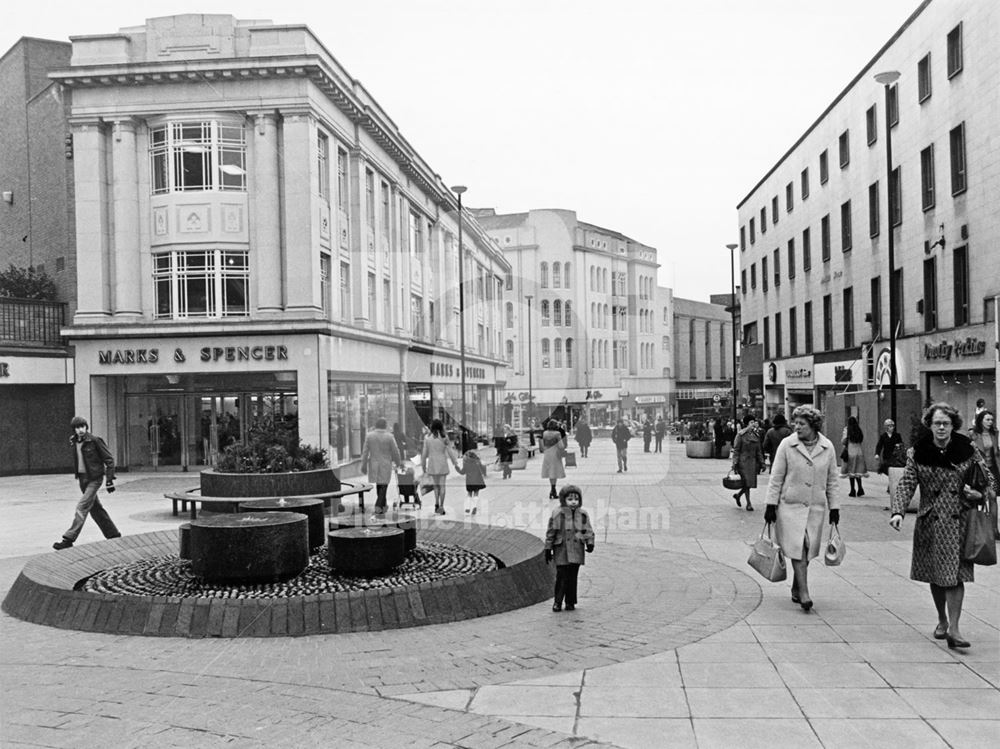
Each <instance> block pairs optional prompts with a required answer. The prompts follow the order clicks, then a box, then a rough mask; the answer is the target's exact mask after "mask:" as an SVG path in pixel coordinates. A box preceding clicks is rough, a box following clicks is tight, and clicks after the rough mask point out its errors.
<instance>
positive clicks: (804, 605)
mask: <svg viewBox="0 0 1000 749" xmlns="http://www.w3.org/2000/svg"><path fill="white" fill-rule="evenodd" d="M799 606H801V607H802V610H803V611H808V610H809V609H811V608H812V607H813V602H812V601H799Z"/></svg>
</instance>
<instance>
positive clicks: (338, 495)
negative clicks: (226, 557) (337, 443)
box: [163, 481, 375, 520]
mask: <svg viewBox="0 0 1000 749" xmlns="http://www.w3.org/2000/svg"><path fill="white" fill-rule="evenodd" d="M340 487H341V488H340V491H336V492H325V493H323V494H302V495H296V496H291V497H285V498H284V499H287V500H293V499H322V500H323V505H324V506H329V505H331V504H332V503H333V500H334V499H336V500H338V503H337V504H338V507H337V508H335V509H334V510H333V511H332V514H336V513H337V511H339V509H340V507H339V505H340V502H339V500H341V499H343V498H344V497H349V496H351V495H352V494H357V495H358V508H359V509H360V510H361V511H362V512H364V509H365V492H367V491H370V490H372V489H374V488H375V485H374V484H367V483H358V484H349V483H347V482H344V481H342V482H341V483H340ZM198 491H200V487H197V486H196V487H194V488H193V489H189V490H188V491H186V492H171V493H168V494H164V495H163V496H164V497H166V498H167V499H169V500H170V504H171V510H172V512H173V514H174V516H176V515H177V514H178V506H179V507H180V511H181V512H188V506H189V505H190V513H191V519H192V520H197V519H198V506H199V505H201V509H202V510H205V511H208V512H238V511H239V506H240V503H241V502H252V501H254V500H258V499H271V498H270V497H202V496H201V495H200V494H197V492H198ZM273 499H278V498H277V497H274V498H273Z"/></svg>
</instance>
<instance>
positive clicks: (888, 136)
mask: <svg viewBox="0 0 1000 749" xmlns="http://www.w3.org/2000/svg"><path fill="white" fill-rule="evenodd" d="M875 80H876V81H877V82H878V83H881V84H882V86H883V88H885V188H886V190H885V192H886V201H885V205H886V209H887V211H886V213H887V215H888V219H889V220H888V222H887V223H888V226H887V227H886V228H887V229H888V230H889V417H890V418H891V419H892V420H893V422H895V423H898V422H897V421H896V278H895V268H896V246H895V240H894V237H893V235H894V233H895V231H894V228H893V225H892V122H891V120H890V116H889V99H890V97H891V88H892V84H894V83H895V82H896V81H898V80H899V71H896V70H889V71H886V72H885V73H879V74H878V75H876V76H875Z"/></svg>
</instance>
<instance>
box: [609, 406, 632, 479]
mask: <svg viewBox="0 0 1000 749" xmlns="http://www.w3.org/2000/svg"><path fill="white" fill-rule="evenodd" d="M630 439H632V430H631V429H629V428H628V427H627V426H625V420H624V419H618V423H617V424H615V428H614V429H612V430H611V441H612V442H614V443H615V451H616V455H617V457H618V473H621V472H622V471H627V470H628V441H629V440H630Z"/></svg>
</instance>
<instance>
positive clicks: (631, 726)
mask: <svg viewBox="0 0 1000 749" xmlns="http://www.w3.org/2000/svg"><path fill="white" fill-rule="evenodd" d="M665 446H666V447H667V448H668V449H667V452H666V453H665V454H664V455H644V454H642V453H641V452H638V453H636V452H635V451H633V457H632V459H631V461H630V469H631V470H630V472H629V473H628V474H621V475H617V474H615V473H613V470H612V466H613V462H614V457H613V452H612V450H611V447H610V444H607V445H605V444H604V443H603V442H599V443H597V444H595V446H594V447H593V448H592V450H591V456H592V457H590V458H588V459H587V460H582V459H581V461H580V462H581V466H580V467H578V468H577V469H569V471H568V473H569V479H570V480H572V481H574V483H578V484H579V485H581V486H582V487H583V488H584V492H585V500H584V503H585V506H587V507H589V508H590V510H591V512H592V514H593V516H594V519H595V525H596V526H597V529H598V547H597V550H596V552H595V554H594V555H593V556H591V557H590V558H589V559H588V564H587V565H586V567H585V568H584V570H583V571H582V572H581V580H580V582H581V591H580V592H581V600H580V608H579V609H578V610H577V611H575V612H562V613H561V614H554V613H553V612H552V611H551V610H550V606H549V605H548V602H543V603H540V604H537V605H533V606H529V607H526V608H522V609H518V610H514V611H508V612H505V613H501V614H497V615H494V616H486V617H481V618H478V619H470V620H465V621H461V622H452V623H446V624H440V625H434V626H429V627H411V628H407V629H400V630H386V631H382V632H353V633H345V634H336V635H314V636H299V637H284V638H266V639H264V638H235V639H216V638H206V639H199V640H190V639H181V638H149V637H134V636H127V635H109V634H97V633H94V632H79V631H67V630H59V629H55V628H52V627H46V626H40V625H36V624H31V623H28V622H24V621H20V620H18V619H14V618H12V617H10V616H7V615H3V616H2V617H0V642H2V643H3V645H2V649H0V725H2V736H3V746H5V747H6V746H12V747H20V746H36V747H37V746H51V747H83V746H98V745H100V746H102V747H119V746H122V747H132V746H135V747H140V746H141V747H150V746H152V747H158V746H164V747H170V746H188V747H190V746H199V747H200V746H206V747H212V746H217V745H218V746H258V745H261V746H262V745H264V744H267V745H269V746H289V747H298V746H313V745H319V744H323V745H326V746H330V745H334V746H338V747H341V746H344V747H354V746H357V747H395V746H400V745H412V746H414V747H449V746H451V747H522V746H523V747H535V746H538V747H546V746H560V747H561V746H565V747H578V746H588V747H589V746H626V747H647V746H661V745H670V746H693V747H694V746H697V747H716V746H717V747H729V746H735V745H740V746H769V747H775V746H778V747H781V746H829V747H835V746H852V747H853V746H879V747H884V746H900V747H903V746H905V747H908V749H912V747H924V746H954V747H961V746H977V747H980V746H983V745H985V744H987V743H989V742H990V740H991V739H993V740H995V737H996V735H997V733H998V731H1000V721H998V716H1000V689H998V687H1000V574H998V571H997V569H996V568H991V569H984V568H978V569H977V571H976V576H977V582H976V583H975V584H973V585H970V586H969V590H968V593H967V596H966V615H965V617H964V619H963V630H964V631H965V634H966V636H967V637H969V639H971V640H973V643H974V645H973V648H972V649H971V650H969V651H968V652H967V653H966V654H964V655H960V654H956V653H954V652H952V651H948V650H947V649H946V648H945V647H943V646H942V645H941V644H940V643H939V642H937V641H934V640H933V639H931V637H930V629H932V628H933V624H934V615H933V614H934V612H933V607H932V605H931V603H930V597H929V594H928V593H927V591H926V586H920V585H917V584H915V583H912V582H910V581H909V580H908V579H907V574H908V566H909V533H910V532H912V516H910V517H908V518H907V525H906V527H905V532H904V533H903V534H895V533H894V532H892V531H891V529H889V528H888V526H887V524H886V523H885V521H886V520H887V519H888V517H887V513H885V512H884V511H883V510H882V507H883V506H884V504H885V485H884V479H882V480H881V484H879V479H878V478H875V479H872V480H871V481H870V482H868V486H867V487H866V488H867V490H868V492H869V496H868V497H865V498H861V499H858V500H855V499H845V500H844V510H843V515H844V520H843V522H842V528H843V531H844V536H845V539H846V540H847V543H848V557H847V559H846V560H845V563H844V565H843V566H842V567H839V568H824V567H819V568H818V569H816V570H815V571H814V572H813V575H812V586H811V587H812V592H813V597H814V600H816V607H815V609H814V610H813V612H811V613H810V614H805V613H803V612H801V610H799V608H798V607H795V606H792V605H791V604H790V603H789V601H788V593H787V586H785V585H768V584H766V583H763V584H758V580H759V578H754V577H751V576H750V575H751V574H752V572H751V571H750V570H749V568H748V567H746V564H745V560H746V548H747V547H746V543H745V542H747V541H749V540H751V539H752V538H753V536H754V535H755V534H756V533H757V532H759V530H760V526H761V523H762V522H763V518H762V514H763V513H762V509H763V490H762V489H761V490H758V491H757V492H755V493H754V494H755V497H754V498H755V500H756V503H757V504H758V505H759V506H760V510H759V511H758V512H756V513H747V512H745V511H741V510H737V509H736V508H735V506H733V502H732V499H731V498H730V496H729V494H730V493H729V492H726V491H725V490H724V489H723V488H722V486H721V476H722V474H723V472H724V471H723V469H724V467H725V463H724V462H720V461H704V460H703V461H693V460H689V459H687V458H685V457H684V456H683V449H682V446H681V445H679V444H677V443H667V444H666V445H665ZM539 462H540V461H539V460H538V459H535V460H533V461H532V462H531V463H530V464H529V468H528V470H526V471H521V472H517V473H515V474H514V478H513V479H512V480H510V481H501V480H500V477H499V474H494V473H491V474H490V477H489V479H488V483H489V486H488V488H487V490H486V491H485V492H483V495H482V500H481V504H480V512H479V514H478V515H477V516H476V522H483V523H487V522H492V523H494V524H496V525H509V526H514V527H518V528H523V529H525V530H528V531H530V532H532V533H535V534H539V533H541V531H542V528H543V524H544V521H545V518H546V517H547V514H548V509H549V506H550V505H549V504H548V502H547V501H546V500H545V499H544V496H545V493H547V486H546V484H545V482H544V481H542V480H541V479H539V478H537V473H538V470H539V468H538V465H539ZM119 483H120V485H121V491H120V492H119V493H118V494H116V495H115V496H113V497H111V498H110V500H109V502H108V505H109V511H110V512H111V514H112V517H114V518H115V521H116V523H117V524H118V525H119V527H120V528H121V529H122V531H123V532H124V533H125V534H127V536H131V535H134V534H139V533H148V532H152V531H160V530H164V531H166V530H172V529H175V528H176V526H177V524H178V521H179V520H180V519H179V518H173V517H171V515H170V508H169V501H168V500H165V499H162V493H163V492H164V491H172V490H175V489H176V488H181V487H186V486H189V485H191V484H192V480H191V476H190V475H179V474H172V475H167V476H150V475H148V474H147V475H138V476H134V475H133V476H129V475H127V474H123V475H122V477H121V479H120V482H119ZM73 488H74V487H73V482H72V480H71V479H70V478H69V477H17V478H0V496H3V497H4V500H3V502H4V511H5V524H4V526H3V527H2V528H0V541H2V543H0V595H5V594H6V592H7V590H8V589H9V588H10V587H11V584H12V583H13V581H14V579H15V578H16V576H17V575H18V573H19V572H20V570H21V569H22V568H23V567H24V565H25V563H26V562H27V560H28V559H29V558H30V557H31V556H33V555H46V557H47V558H53V559H57V558H58V556H59V555H58V554H56V553H54V552H51V551H49V545H50V544H51V543H52V541H54V540H56V539H57V538H58V536H59V533H60V532H61V530H62V529H63V527H64V525H65V523H66V522H67V519H68V518H69V516H70V515H71V514H72V507H73V505H74V503H75V496H74V493H73ZM463 499H464V492H463V491H462V484H461V480H460V478H458V477H453V481H452V482H450V484H449V496H448V509H449V516H450V517H452V518H454V517H456V516H458V515H461V514H462V513H461V508H462V501H463ZM426 514H428V513H426V511H425V515H426ZM98 539H99V533H98V532H97V531H96V529H95V528H94V527H92V525H91V524H88V526H87V527H86V528H85V531H84V534H83V536H82V537H81V542H87V541H95V540H98ZM83 548H85V547H83ZM80 550H81V551H82V548H81V549H80ZM74 551H75V550H74ZM64 553H65V552H60V554H64ZM811 569H812V568H811ZM255 613H256V614H261V612H255ZM337 613H340V612H337ZM286 614H287V612H286ZM76 615H77V616H83V617H84V618H86V617H88V616H94V617H97V616H101V615H103V614H102V612H99V611H97V612H94V613H88V612H76ZM113 615H114V614H112V613H109V614H108V616H109V617H111V616H113ZM314 615H316V612H312V613H306V612H304V613H303V617H308V616H314ZM347 615H348V616H350V612H349V610H348V612H347ZM178 616H180V613H179V612H178ZM184 616H185V617H188V621H195V620H196V616H197V614H196V612H195V611H185V612H184ZM203 616H205V617H206V618H205V620H204V621H205V622H206V623H207V622H208V620H209V619H210V618H211V614H210V613H209V612H205V613H204V614H203ZM241 619H242V615H241ZM199 621H201V620H199ZM248 621H249V620H248ZM273 621H274V620H273V617H272V619H270V620H269V622H271V623H272V624H273ZM148 623H149V622H148V621H147V624H148ZM119 624H120V622H119ZM241 624H242V622H241V621H234V620H233V619H232V618H230V620H229V622H228V624H227V622H226V620H225V618H224V617H223V619H222V620H221V621H220V622H217V623H216V625H215V626H220V627H222V628H223V629H224V628H226V627H227V626H229V627H234V626H240V625H241Z"/></svg>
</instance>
